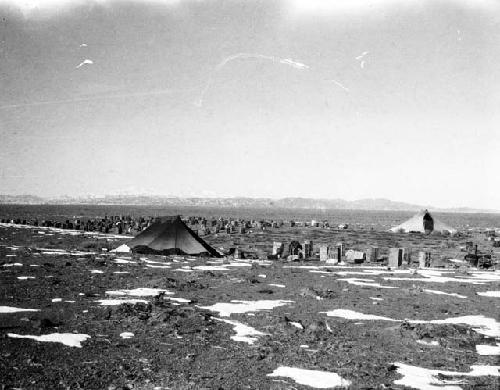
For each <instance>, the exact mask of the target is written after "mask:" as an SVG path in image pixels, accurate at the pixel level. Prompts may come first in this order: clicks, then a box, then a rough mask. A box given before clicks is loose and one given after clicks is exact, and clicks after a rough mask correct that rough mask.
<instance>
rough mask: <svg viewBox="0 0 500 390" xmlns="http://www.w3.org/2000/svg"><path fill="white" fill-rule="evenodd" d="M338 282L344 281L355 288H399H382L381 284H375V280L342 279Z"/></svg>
mask: <svg viewBox="0 0 500 390" xmlns="http://www.w3.org/2000/svg"><path fill="white" fill-rule="evenodd" d="M338 280H342V281H344V282H347V283H349V284H353V285H355V286H367V287H377V288H399V287H393V286H382V285H381V284H380V283H375V281H374V280H373V279H358V278H343V279H342V278H341V279H338Z"/></svg>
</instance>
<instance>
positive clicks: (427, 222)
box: [391, 210, 457, 234]
mask: <svg viewBox="0 0 500 390" xmlns="http://www.w3.org/2000/svg"><path fill="white" fill-rule="evenodd" d="M391 231H392V232H393V233H399V232H403V233H425V234H430V233H448V234H456V233H457V230H456V229H453V228H452V227H450V226H448V225H446V224H444V223H443V222H441V221H439V220H437V219H435V218H433V217H432V216H431V214H430V213H429V212H428V211H427V210H423V211H420V212H419V213H417V214H416V215H414V216H413V217H411V218H410V219H409V220H407V221H406V222H403V223H402V224H401V225H398V226H395V227H393V228H391Z"/></svg>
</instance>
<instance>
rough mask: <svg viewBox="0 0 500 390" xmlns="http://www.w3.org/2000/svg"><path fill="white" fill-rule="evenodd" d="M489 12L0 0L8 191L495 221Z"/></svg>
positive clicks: (499, 185) (390, 6) (0, 98)
mask: <svg viewBox="0 0 500 390" xmlns="http://www.w3.org/2000/svg"><path fill="white" fill-rule="evenodd" d="M498 42H500V5H499V3H498V2H497V1H490V0H474V1H473V0H434V1H430V0H408V1H397V0H246V1H243V0H152V1H120V0H109V1H107V0H96V1H84V0H81V1H67V0H66V1H65V0H46V1H41V0H39V1H37V0H32V1H16V0H0V193H1V194H33V195H40V196H60V195H70V196H85V195H88V194H94V195H103V194H153V195H175V196H220V197H232V196H247V197H271V198H281V197H313V198H331V199H333V198H344V199H347V200H355V199H362V198H388V199H392V200H398V201H405V202H410V203H415V204H426V205H427V204H429V205H433V206H436V207H459V206H468V207H474V208H492V209H500V180H499V179H498V178H497V176H498V175H497V171H498V168H499V166H500V153H499V151H500V128H499V124H500V110H499V109H498V108H499V107H500V66H499V62H500V45H498Z"/></svg>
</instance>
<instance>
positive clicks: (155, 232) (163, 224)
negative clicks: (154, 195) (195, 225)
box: [127, 216, 221, 257]
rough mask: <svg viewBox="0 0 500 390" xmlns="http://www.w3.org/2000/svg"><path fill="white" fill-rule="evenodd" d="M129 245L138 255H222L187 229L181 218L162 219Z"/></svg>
mask: <svg viewBox="0 0 500 390" xmlns="http://www.w3.org/2000/svg"><path fill="white" fill-rule="evenodd" d="M127 245H128V246H129V247H130V248H131V249H132V251H133V252H137V253H161V254H165V255H167V254H168V255H170V254H177V255H202V254H206V255H208V256H212V257H221V255H220V253H218V252H217V251H216V250H215V249H214V248H212V247H211V246H210V245H208V244H207V243H206V242H205V241H203V240H202V239H201V238H200V237H199V236H198V235H197V234H196V233H195V232H193V231H192V230H191V229H190V228H189V227H187V226H186V224H185V223H184V222H182V220H181V218H180V217H179V216H177V217H164V218H160V220H158V221H157V222H155V223H153V224H152V225H151V226H150V227H148V228H147V229H146V230H144V231H143V232H142V233H140V234H138V235H137V236H136V237H134V238H133V239H132V240H131V241H129V242H128V243H127Z"/></svg>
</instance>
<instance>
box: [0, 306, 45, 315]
mask: <svg viewBox="0 0 500 390" xmlns="http://www.w3.org/2000/svg"><path fill="white" fill-rule="evenodd" d="M23 311H40V309H22V308H19V307H11V306H0V314H10V313H19V312H23Z"/></svg>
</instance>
